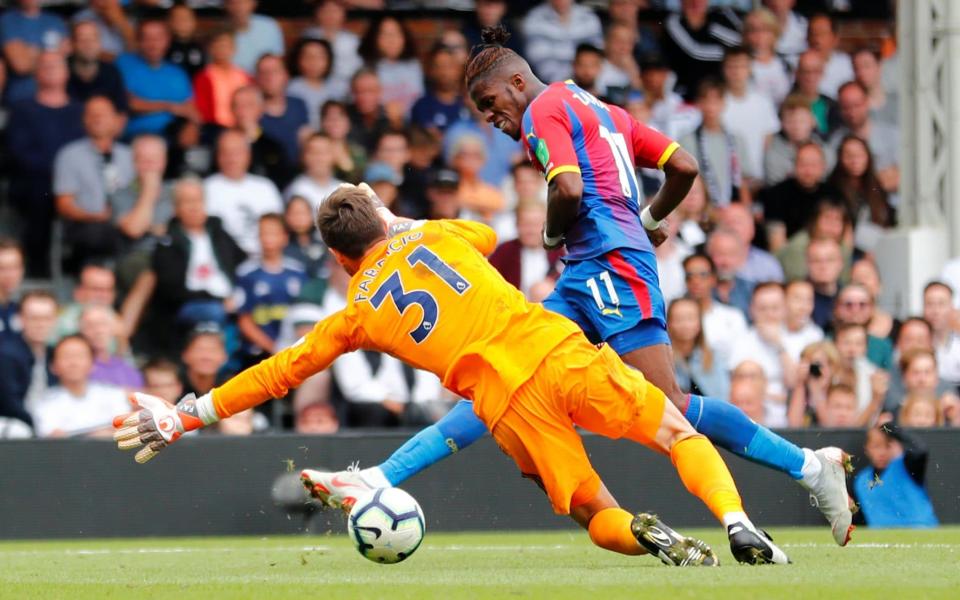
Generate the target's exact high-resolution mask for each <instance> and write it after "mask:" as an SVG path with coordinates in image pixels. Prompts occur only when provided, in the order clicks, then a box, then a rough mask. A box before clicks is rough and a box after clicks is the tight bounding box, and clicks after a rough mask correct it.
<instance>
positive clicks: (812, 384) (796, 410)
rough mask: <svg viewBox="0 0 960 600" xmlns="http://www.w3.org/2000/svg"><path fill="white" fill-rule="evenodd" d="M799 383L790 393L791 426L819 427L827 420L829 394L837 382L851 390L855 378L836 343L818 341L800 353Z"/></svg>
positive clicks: (789, 411)
mask: <svg viewBox="0 0 960 600" xmlns="http://www.w3.org/2000/svg"><path fill="white" fill-rule="evenodd" d="M796 379H797V381H796V384H795V385H794V386H793V389H792V390H791V391H790V401H789V405H788V408H787V423H788V424H789V426H790V427H809V426H817V425H819V424H821V423H824V422H825V421H826V420H827V417H826V415H825V412H826V402H827V391H828V390H829V389H830V386H831V385H833V384H834V383H843V384H846V385H847V386H848V387H850V389H853V388H852V387H851V386H853V385H854V377H853V374H852V373H851V372H850V369H849V368H848V366H847V365H846V364H845V363H844V361H843V359H842V358H841V357H840V352H839V351H838V350H837V347H836V346H835V345H834V344H833V342H831V341H829V340H822V341H820V342H814V343H813V344H810V345H808V346H807V347H806V348H804V349H803V352H801V353H800V362H799V364H798V366H797V370H796Z"/></svg>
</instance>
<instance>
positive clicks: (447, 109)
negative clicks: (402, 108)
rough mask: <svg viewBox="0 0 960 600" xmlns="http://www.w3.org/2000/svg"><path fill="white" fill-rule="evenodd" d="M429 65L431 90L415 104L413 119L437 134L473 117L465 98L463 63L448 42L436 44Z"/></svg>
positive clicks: (428, 75) (411, 113) (416, 123)
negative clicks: (463, 90) (447, 45)
mask: <svg viewBox="0 0 960 600" xmlns="http://www.w3.org/2000/svg"><path fill="white" fill-rule="evenodd" d="M428 64H429V67H428V69H427V77H428V84H427V92H426V93H425V94H424V95H423V96H421V97H420V98H419V99H418V100H417V101H416V102H414V104H413V108H412V109H411V110H410V122H411V123H413V124H415V125H419V126H420V127H424V128H427V129H429V130H431V132H433V133H434V134H436V135H437V137H440V136H442V135H443V132H444V131H445V130H446V129H447V127H449V126H450V125H452V124H453V123H456V122H457V121H462V120H466V119H469V118H470V111H469V109H467V106H466V104H465V103H464V100H463V95H462V89H463V63H461V62H460V61H459V60H457V57H456V55H455V54H454V53H453V51H452V50H450V49H449V48H447V47H446V46H442V45H438V46H434V48H433V50H432V51H431V52H430V58H429V63H428Z"/></svg>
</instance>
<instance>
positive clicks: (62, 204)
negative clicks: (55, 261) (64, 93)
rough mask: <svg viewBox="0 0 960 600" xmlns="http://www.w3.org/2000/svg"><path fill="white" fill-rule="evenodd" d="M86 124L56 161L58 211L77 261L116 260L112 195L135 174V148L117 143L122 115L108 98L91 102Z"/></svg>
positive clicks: (116, 245)
mask: <svg viewBox="0 0 960 600" xmlns="http://www.w3.org/2000/svg"><path fill="white" fill-rule="evenodd" d="M83 126H84V129H85V130H86V133H87V137H85V138H83V139H80V140H77V141H75V142H71V143H69V144H67V145H66V146H64V147H63V148H61V149H60V151H59V152H57V157H56V159H55V160H54V164H53V193H54V194H55V195H56V205H57V213H59V215H60V217H61V218H62V219H63V220H64V229H63V236H64V240H65V241H66V242H67V243H68V244H70V247H71V252H72V262H73V263H76V262H77V261H78V260H79V259H85V260H90V259H112V258H114V256H115V255H116V252H117V248H118V242H119V239H118V237H117V235H116V230H115V229H114V227H113V224H112V223H111V222H110V218H111V212H110V197H111V196H113V194H115V193H117V192H118V191H119V190H121V189H123V188H125V187H127V186H128V185H130V183H131V182H132V181H133V178H134V172H133V156H132V154H131V152H130V147H129V146H127V145H126V144H121V143H119V142H117V141H116V140H117V137H118V136H119V135H120V132H121V131H122V130H123V118H122V116H121V115H120V114H119V113H117V109H116V107H115V106H114V105H113V103H112V102H111V101H110V99H109V98H107V97H105V96H93V97H91V98H90V99H89V100H87V102H86V104H85V105H84V110H83ZM74 270H75V269H74Z"/></svg>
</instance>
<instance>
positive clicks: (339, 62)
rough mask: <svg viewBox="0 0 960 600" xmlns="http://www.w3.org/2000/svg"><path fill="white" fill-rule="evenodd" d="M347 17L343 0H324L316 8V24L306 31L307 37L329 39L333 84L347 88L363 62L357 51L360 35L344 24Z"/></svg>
mask: <svg viewBox="0 0 960 600" xmlns="http://www.w3.org/2000/svg"><path fill="white" fill-rule="evenodd" d="M346 20H347V10H346V6H345V3H344V1H343V0H321V1H320V2H317V4H316V8H314V11H313V22H314V25H313V27H310V28H309V29H307V30H306V31H304V32H303V35H304V37H311V38H318V39H322V40H326V41H327V42H329V43H330V47H331V48H332V49H333V72H332V73H331V75H330V84H331V85H332V86H334V88H335V89H338V90H344V91H346V90H348V89H349V88H350V79H351V78H352V77H353V74H354V73H356V72H357V71H358V70H359V69H360V67H361V66H363V61H362V60H361V59H360V54H359V53H358V52H357V50H358V49H359V48H360V38H358V37H357V35H356V34H355V33H353V32H351V31H347V30H346V29H345V28H344V26H345V25H346Z"/></svg>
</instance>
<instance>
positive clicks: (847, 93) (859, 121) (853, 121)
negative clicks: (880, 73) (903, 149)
mask: <svg viewBox="0 0 960 600" xmlns="http://www.w3.org/2000/svg"><path fill="white" fill-rule="evenodd" d="M838 102H839V105H840V116H841V119H842V121H843V124H842V127H839V128H838V129H837V130H836V131H834V132H833V135H832V136H831V137H830V145H831V146H833V148H834V149H835V150H836V152H837V164H840V163H841V162H842V158H843V157H842V156H840V147H841V146H842V145H843V144H844V142H845V141H846V139H847V138H848V137H850V136H856V137H858V138H860V139H861V140H863V141H865V142H866V145H867V146H868V149H869V153H868V154H870V155H872V158H873V160H872V161H870V162H871V165H870V166H871V167H873V166H874V165H873V164H872V163H873V161H876V163H875V166H876V177H877V179H878V180H879V182H880V186H881V187H882V188H883V190H884V191H886V192H889V193H893V192H896V190H897V188H898V187H900V166H899V165H900V132H899V130H897V129H896V128H895V127H893V126H892V125H888V124H886V123H884V122H882V121H874V119H873V118H872V117H871V116H870V104H869V101H868V99H867V91H866V90H865V89H864V88H863V86H862V85H860V84H859V83H857V82H856V81H851V82H848V83H845V84H843V85H842V86H841V87H840V92H839V94H838ZM870 170H871V171H873V169H872V168H871V169H870Z"/></svg>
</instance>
